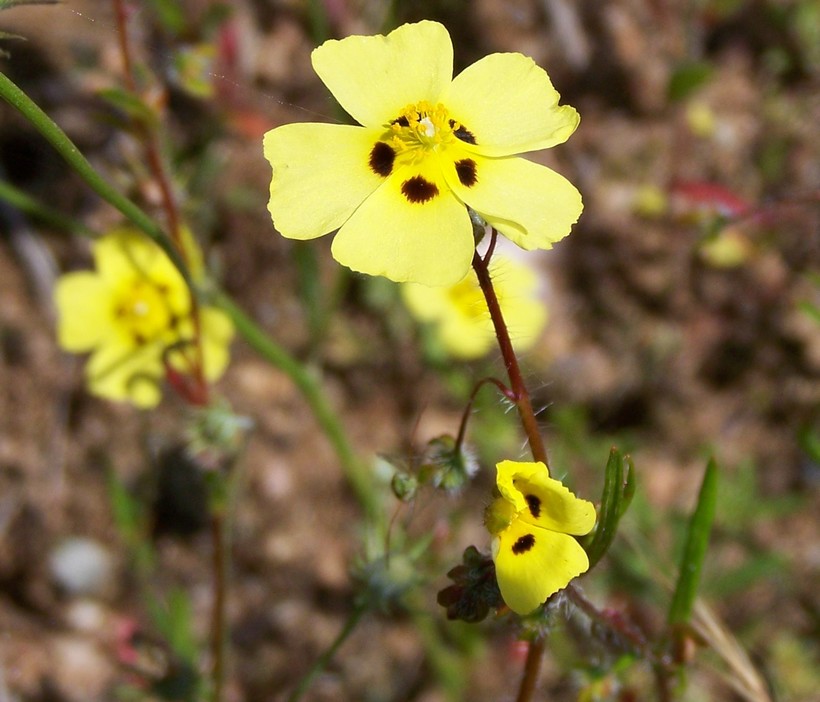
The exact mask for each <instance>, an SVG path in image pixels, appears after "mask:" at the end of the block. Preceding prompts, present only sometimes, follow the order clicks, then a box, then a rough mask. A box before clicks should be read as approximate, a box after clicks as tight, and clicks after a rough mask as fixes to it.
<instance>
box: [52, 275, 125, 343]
mask: <svg viewBox="0 0 820 702" xmlns="http://www.w3.org/2000/svg"><path fill="white" fill-rule="evenodd" d="M54 302H55V304H56V305H57V314H58V315H59V323H58V326H57V338H58V341H59V344H60V346H61V347H62V348H63V349H65V350H66V351H73V352H82V351H90V350H91V349H93V348H94V347H95V346H96V345H97V344H98V343H100V340H101V339H102V338H103V337H104V336H105V334H106V333H107V332H108V329H109V327H110V326H111V324H112V320H111V293H110V290H109V289H108V287H107V286H106V284H105V283H104V282H103V281H102V279H101V278H100V277H99V276H98V275H97V274H96V273H91V272H85V271H83V272H77V273H67V274H65V275H63V276H60V278H59V279H58V280H57V285H56V287H55V290H54Z"/></svg>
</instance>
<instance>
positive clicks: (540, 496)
mask: <svg viewBox="0 0 820 702" xmlns="http://www.w3.org/2000/svg"><path fill="white" fill-rule="evenodd" d="M498 489H499V491H500V492H501V494H502V495H503V496H504V497H506V498H507V499H510V498H509V496H510V495H515V503H516V504H517V505H521V504H522V503H521V500H520V498H519V497H518V495H521V496H523V500H524V503H525V505H526V506H525V507H524V508H523V509H521V508H520V507H519V515H518V519H520V520H522V521H524V522H526V523H528V524H532V525H534V526H538V527H541V528H544V529H551V530H552V531H560V532H563V533H564V534H576V535H578V536H581V535H583V534H588V533H589V532H590V531H592V527H594V526H595V507H594V506H593V504H592V503H591V502H589V501H587V500H582V499H580V498H578V497H576V496H575V495H573V494H572V493H571V492H570V491H569V490H568V489H567V488H566V487H565V486H564V485H563V483H561V482H560V481H558V480H555V479H554V478H550V477H549V475H548V474H547V469H546V466H544V464H543V463H517V462H514V461H502V462H501V463H499V464H498Z"/></svg>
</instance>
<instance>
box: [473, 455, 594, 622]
mask: <svg viewBox="0 0 820 702" xmlns="http://www.w3.org/2000/svg"><path fill="white" fill-rule="evenodd" d="M496 468H497V471H498V474H497V478H496V484H497V486H498V491H499V493H500V496H499V497H498V498H497V499H496V500H495V501H493V502H492V504H490V506H489V507H487V510H486V512H485V514H484V523H485V525H486V526H487V529H488V531H489V532H490V533H491V534H492V535H493V544H492V552H493V561H495V570H496V577H497V578H498V586H499V589H500V590H501V596H502V597H503V598H504V602H506V603H507V606H508V607H509V608H510V609H511V610H513V612H516V613H517V614H529V613H530V612H532V611H533V610H535V609H536V608H537V607H538V606H539V605H541V604H543V603H544V602H545V601H546V599H547V598H548V597H549V596H550V595H552V594H553V593H555V592H558V590H561V589H563V588H565V587H566V586H567V585H568V584H569V581H570V580H572V579H573V578H575V577H577V576H578V575H580V574H581V573H584V572H586V570H587V568H589V560H588V559H587V554H586V553H585V552H584V549H583V548H581V546H580V544H579V543H578V541H576V540H575V539H574V538H573V536H571V535H573V534H574V535H576V536H582V535H584V534H588V533H589V532H590V531H592V527H594V526H595V507H594V506H593V504H592V503H591V502H588V501H587V500H582V499H580V498H578V497H576V496H575V495H573V494H572V493H571V492H570V491H569V490H568V489H567V488H566V487H564V485H563V484H561V482H559V481H558V480H555V479H554V478H550V477H549V472H548V471H547V467H546V466H545V465H544V464H543V463H526V462H517V461H501V463H499V464H497V466H496Z"/></svg>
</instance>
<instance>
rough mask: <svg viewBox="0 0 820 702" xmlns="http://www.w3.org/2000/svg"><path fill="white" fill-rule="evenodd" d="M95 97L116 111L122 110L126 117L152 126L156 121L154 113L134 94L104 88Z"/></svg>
mask: <svg viewBox="0 0 820 702" xmlns="http://www.w3.org/2000/svg"><path fill="white" fill-rule="evenodd" d="M97 95H99V97H101V98H102V99H103V100H105V101H106V102H107V103H108V104H110V105H112V106H113V107H115V108H116V109H118V110H122V111H123V112H124V113H125V114H126V115H127V116H128V117H130V118H131V119H134V120H136V121H138V122H141V123H143V124H145V125H148V126H152V125H155V124H156V123H157V121H158V119H159V118H158V117H157V114H156V112H154V110H152V109H151V108H150V107H149V106H148V105H146V104H145V102H144V101H143V100H141V99H140V98H139V97H137V96H136V95H134V93H132V92H129V91H128V90H123V89H121V88H104V89H103V90H100V91H99V92H98V93H97Z"/></svg>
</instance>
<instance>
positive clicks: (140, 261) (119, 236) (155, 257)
mask: <svg viewBox="0 0 820 702" xmlns="http://www.w3.org/2000/svg"><path fill="white" fill-rule="evenodd" d="M93 249H94V264H95V267H96V269H97V272H98V273H99V274H100V276H101V277H102V278H103V279H104V280H105V281H106V282H108V283H109V284H111V285H112V286H116V285H118V284H120V283H122V281H123V279H124V278H128V279H133V278H134V277H135V274H136V275H140V276H144V277H150V273H151V272H152V271H155V270H157V268H158V267H159V269H161V270H167V269H168V268H169V267H170V268H171V269H173V264H172V263H171V262H170V261H169V260H168V257H167V256H166V255H165V252H163V250H162V249H161V248H160V247H159V246H157V245H156V244H155V243H154V242H153V241H151V240H150V239H149V238H148V237H147V236H146V235H144V234H143V233H142V232H139V231H137V230H135V229H129V228H121V229H116V230H114V231H113V232H111V233H110V234H106V235H105V236H103V237H100V238H99V239H97V240H96V241H95V242H94V244H93Z"/></svg>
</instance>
